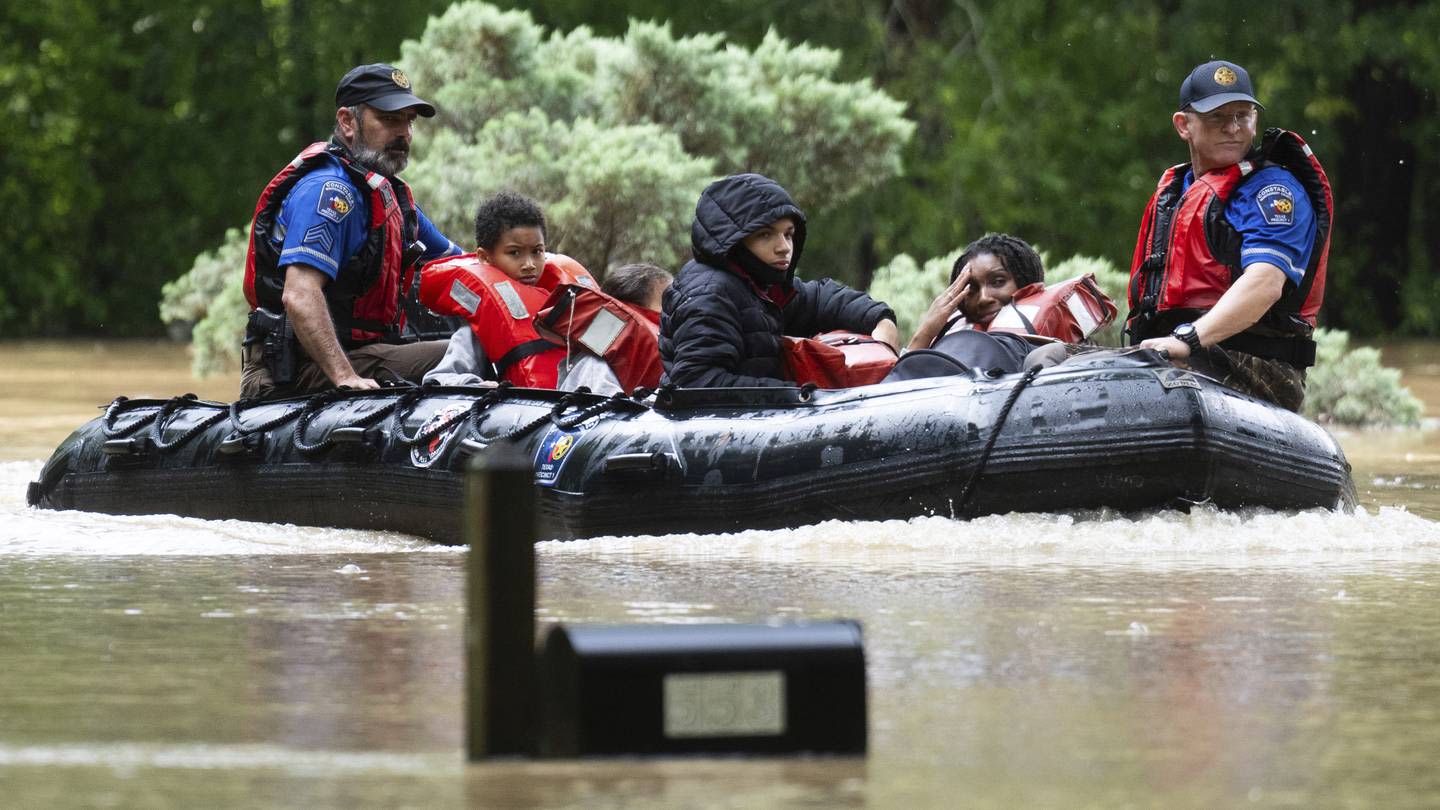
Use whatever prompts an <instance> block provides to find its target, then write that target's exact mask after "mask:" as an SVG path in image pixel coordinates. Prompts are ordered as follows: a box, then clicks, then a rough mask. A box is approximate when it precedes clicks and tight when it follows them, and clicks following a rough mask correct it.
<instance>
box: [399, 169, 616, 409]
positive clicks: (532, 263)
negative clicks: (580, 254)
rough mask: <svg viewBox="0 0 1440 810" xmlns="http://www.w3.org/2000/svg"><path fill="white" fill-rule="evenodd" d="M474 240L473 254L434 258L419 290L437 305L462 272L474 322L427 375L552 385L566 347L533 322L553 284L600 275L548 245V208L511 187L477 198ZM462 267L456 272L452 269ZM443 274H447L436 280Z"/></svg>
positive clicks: (451, 380)
mask: <svg viewBox="0 0 1440 810" xmlns="http://www.w3.org/2000/svg"><path fill="white" fill-rule="evenodd" d="M475 243H476V245H477V247H476V249H475V253H474V254H473V255H470V256H461V257H459V258H457V259H452V260H450V261H448V262H444V263H436V264H432V265H430V266H428V267H427V268H426V269H425V271H424V277H423V278H422V281H421V297H422V299H423V298H425V297H426V296H434V297H436V300H434V301H426V303H427V305H429V306H430V307H431V308H432V309H437V311H442V310H444V309H445V308H446V307H450V306H455V305H456V303H457V302H456V300H455V299H453V298H452V295H451V290H452V289H453V287H452V286H451V283H450V281H449V280H448V279H449V278H451V277H454V278H455V279H456V280H455V281H454V284H456V285H459V284H461V283H462V282H461V280H460V279H461V277H463V278H464V283H465V284H466V285H473V286H471V287H470V288H469V293H468V294H466V293H463V292H462V293H461V295H462V297H464V298H465V299H466V300H465V301H464V304H466V305H467V308H466V310H465V312H464V313H463V314H465V315H466V316H467V317H468V318H469V320H470V327H469V328H467V329H463V330H460V331H459V332H457V333H456V334H455V335H453V336H452V337H451V339H450V345H449V347H447V349H446V352H445V357H444V358H443V359H442V360H441V362H440V364H439V365H438V366H436V367H435V368H434V369H433V370H432V371H431V372H430V373H429V374H426V375H425V381H426V382H432V381H433V382H438V383H440V384H444V385H473V384H476V383H478V382H480V381H481V379H480V378H481V376H482V375H483V376H486V377H490V376H493V377H497V378H499V379H508V380H510V381H511V382H514V383H516V384H518V385H526V386H534V387H544V388H553V387H554V386H555V382H556V379H555V377H556V369H557V366H558V363H559V361H558V359H557V353H559V354H560V355H563V352H564V350H563V348H561V347H558V346H556V345H555V344H553V343H550V342H549V341H546V340H544V339H542V338H540V337H539V335H537V334H536V333H535V331H534V327H533V324H532V323H531V321H532V319H533V317H534V316H535V314H536V313H537V312H538V310H539V308H540V305H541V304H543V303H544V301H545V299H546V297H547V296H548V293H549V288H550V287H552V286H555V285H558V284H564V283H578V284H581V285H584V286H590V287H592V288H593V287H594V286H596V284H595V280H594V279H593V278H592V277H591V276H590V274H589V273H588V272H586V271H585V269H584V268H582V267H580V265H579V264H578V263H576V262H574V261H573V260H571V259H568V258H566V257H563V256H555V255H553V254H549V253H547V252H546V250H545V214H544V212H542V211H541V210H540V206H539V205H537V204H536V203H535V202H534V201H533V200H531V199H529V198H527V197H524V196H522V195H520V194H517V193H515V192H513V191H502V192H500V193H499V194H496V195H495V196H494V197H491V198H490V199H488V200H485V201H484V202H483V203H481V204H480V208H479V210H478V211H477V212H476V214H475ZM497 270H498V271H499V272H498V273H497V272H496V271H497ZM457 272H458V273H459V276H455V275H454V274H455V273H457ZM438 279H446V280H445V281H444V282H443V283H439V284H437V283H435V282H436V281H437V280H438ZM517 284H518V286H517ZM437 307H438V308H437ZM491 364H493V366H494V367H493V369H492V368H491Z"/></svg>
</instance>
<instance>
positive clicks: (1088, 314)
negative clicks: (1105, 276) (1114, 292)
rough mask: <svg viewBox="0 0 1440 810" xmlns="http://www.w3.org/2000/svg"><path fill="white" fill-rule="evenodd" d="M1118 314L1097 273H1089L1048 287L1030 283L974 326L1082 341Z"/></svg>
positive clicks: (1039, 282)
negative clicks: (997, 310) (1096, 281)
mask: <svg viewBox="0 0 1440 810" xmlns="http://www.w3.org/2000/svg"><path fill="white" fill-rule="evenodd" d="M1117 313H1118V310H1117V309H1116V308H1115V302H1113V301H1111V300H1110V297H1109V296H1108V295H1106V294H1105V293H1103V292H1101V291H1100V285H1098V284H1096V283H1095V276H1094V274H1092V273H1085V274H1084V275H1081V276H1077V277H1076V278H1072V279H1070V280H1069V281H1062V282H1060V283H1059V284H1056V285H1055V286H1053V287H1046V286H1045V282H1043V281H1037V282H1035V283H1034V284H1027V285H1025V286H1024V287H1021V288H1020V289H1018V290H1016V291H1015V296H1014V297H1013V298H1011V299H1010V303H1008V304H1006V305H1005V306H1004V307H1002V308H1001V309H1000V311H999V312H997V313H996V314H995V317H994V318H992V319H990V322H989V323H986V324H979V325H976V326H974V327H972V328H975V329H980V330H983V331H986V332H1010V333H1013V334H1017V335H1025V336H1026V337H1045V338H1053V339H1055V340H1059V341H1062V342H1065V343H1080V342H1081V341H1083V340H1085V339H1086V338H1088V337H1090V336H1091V335H1092V334H1094V333H1095V331H1096V330H1098V329H1099V328H1100V327H1102V326H1104V325H1105V324H1108V323H1110V322H1111V321H1113V320H1115V315H1116V314H1117Z"/></svg>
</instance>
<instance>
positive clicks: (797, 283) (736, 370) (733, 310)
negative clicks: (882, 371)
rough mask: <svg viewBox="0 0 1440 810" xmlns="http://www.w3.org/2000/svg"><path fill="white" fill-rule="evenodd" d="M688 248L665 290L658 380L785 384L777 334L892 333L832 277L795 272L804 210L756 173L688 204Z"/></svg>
mask: <svg viewBox="0 0 1440 810" xmlns="http://www.w3.org/2000/svg"><path fill="white" fill-rule="evenodd" d="M690 242H691V245H692V247H693V248H694V255H695V258H694V259H693V260H692V261H690V262H688V263H687V264H686V265H685V266H684V267H683V268H681V270H680V273H679V275H678V276H676V278H675V283H674V285H673V286H671V287H670V289H669V290H667V291H666V292H665V298H664V308H663V310H662V312H661V316H660V358H661V360H662V362H663V363H664V366H665V376H664V378H663V380H662V382H664V383H671V384H674V385H679V386H683V387H688V388H721V387H753V386H786V385H794V384H795V383H793V382H791V381H789V380H786V379H784V378H783V375H784V369H783V365H782V361H781V349H780V345H781V341H782V339H783V336H785V335H791V336H794V337H810V336H812V335H815V334H818V333H820V332H826V331H831V330H835V329H844V330H847V331H851V332H859V333H862V334H871V335H873V336H874V337H875V338H876V339H878V340H881V341H883V342H885V343H887V344H889V345H890V346H891V347H896V346H897V344H898V343H899V332H898V329H897V328H896V325H895V313H894V311H893V310H891V309H890V307H888V306H886V305H885V304H884V303H881V302H879V301H876V300H874V299H872V298H871V297H870V296H868V295H866V294H865V293H863V292H860V291H859V290H854V289H851V288H850V287H847V286H845V285H844V284H841V283H839V282H837V281H832V280H830V279H822V280H819V281H805V280H801V279H797V278H795V270H796V267H797V266H798V265H799V264H800V254H801V253H802V251H803V250H804V248H805V212H803V211H801V210H800V207H799V206H797V205H796V204H795V202H794V200H792V199H791V198H790V195H789V193H787V192H786V191H785V189H783V188H781V187H780V185H779V184H778V183H776V182H775V181H773V180H770V179H769V178H766V177H763V176H761V175H758V174H737V175H732V176H730V177H726V178H723V179H721V180H717V181H715V182H714V183H711V184H710V185H709V187H707V188H706V189H705V191H704V192H703V193H702V194H701V195H700V200H699V201H698V202H697V203H696V204H695V222H694V224H693V225H692V226H691V228H690Z"/></svg>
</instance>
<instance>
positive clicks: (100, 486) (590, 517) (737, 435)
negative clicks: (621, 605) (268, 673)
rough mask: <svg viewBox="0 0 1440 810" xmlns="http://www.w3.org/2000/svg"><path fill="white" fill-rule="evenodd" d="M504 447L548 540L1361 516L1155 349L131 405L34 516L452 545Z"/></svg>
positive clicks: (1222, 397) (1264, 409)
mask: <svg viewBox="0 0 1440 810" xmlns="http://www.w3.org/2000/svg"><path fill="white" fill-rule="evenodd" d="M1017 388H1020V389H1021V390H1019V391H1018V394H1017V391H1016V389H1017ZM1012 395H1015V397H1014V402H1013V404H1012V407H1011V409H1010V410H1009V412H1008V418H1006V419H1005V420H1004V422H1003V424H1001V425H1000V430H999V432H998V434H997V435H996V436H995V437H994V439H995V440H994V444H993V448H992V449H991V451H990V452H989V453H988V454H986V453H985V447H986V444H987V440H988V439H991V437H992V433H995V428H996V424H997V422H999V421H1000V415H1001V414H1002V412H1003V411H1004V406H1005V404H1006V402H1007V400H1009V399H1010V398H1011V397H1012ZM272 425H273V426H272ZM257 428H264V429H257ZM507 436H509V437H510V438H509V439H507V440H508V441H513V442H516V443H517V444H518V446H519V447H520V448H521V449H522V450H523V452H524V453H525V454H526V457H527V458H528V459H530V460H531V461H532V464H533V467H534V470H535V476H536V486H537V489H538V493H537V494H538V496H539V497H538V504H539V511H540V514H539V516H538V517H539V523H540V531H541V534H542V536H543V537H546V538H559V539H569V538H577V537H589V536H596V535H606V534H621V535H629V534H659V533H667V534H668V533H675V532H715V531H727V530H735V529H743V528H784V527H792V526H799V525H805V524H809V523H815V522H819V521H822V520H831V519H840V520H881V519H892V518H901V519H903V518H910V517H916V516H922V515H953V516H957V517H963V516H971V515H981V514H993V513H1004V512H1011V511H1045V512H1051V511H1073V510H1082V509H1092V508H1097V507H1109V508H1113V509H1117V510H1125V511H1129V510H1141V509H1147V508H1154V507H1162V506H1175V505H1183V504H1187V503H1198V502H1208V503H1212V504H1214V505H1216V506H1218V507H1221V508H1226V509H1237V508H1245V507H1264V508H1271V509H1281V510H1299V509H1309V508H1316V507H1321V508H1347V509H1348V508H1352V507H1353V505H1354V485H1353V483H1352V482H1351V479H1350V472H1349V465H1348V464H1347V463H1346V460H1345V456H1344V453H1343V452H1342V451H1341V449H1340V446H1339V444H1338V443H1337V442H1336V441H1335V440H1334V438H1333V437H1332V436H1330V435H1329V434H1328V433H1327V432H1326V431H1325V430H1324V429H1323V428H1321V427H1319V426H1318V425H1316V424H1314V423H1312V422H1310V421H1308V420H1306V419H1304V418H1302V417H1299V416H1297V415H1295V414H1292V413H1289V412H1287V411H1284V410H1281V409H1279V408H1276V407H1274V406H1272V405H1269V404H1267V403H1263V402H1260V401H1258V400H1255V399H1253V398H1251V397H1248V396H1245V395H1242V394H1239V393H1236V392H1234V391H1231V390H1230V389H1227V388H1224V387H1223V386H1220V385H1218V384H1217V383H1215V382H1214V381H1212V380H1209V379H1208V378H1205V377H1201V376H1198V375H1193V374H1190V373H1187V372H1183V371H1179V370H1177V369H1174V368H1172V367H1170V366H1169V365H1168V364H1165V363H1163V362H1161V361H1159V359H1158V358H1156V357H1155V356H1154V355H1152V354H1150V353H1148V352H1140V353H1133V354H1128V355H1120V356H1115V355H1107V356H1106V357H1104V358H1099V357H1097V358H1095V359H1093V360H1088V361H1085V360H1078V361H1077V360H1072V361H1070V362H1067V363H1065V364H1062V365H1060V366H1056V367H1054V368H1051V369H1047V370H1045V371H1044V372H1042V373H1039V375H1038V376H1035V377H1034V379H1033V380H1026V379H1024V378H1023V377H1022V376H1021V375H1012V376H1008V377H1002V378H1000V379H997V380H978V381H977V380H972V379H965V378H956V377H952V378H943V379H934V380H915V381H910V382H904V383H891V384H885V385H876V386H868V387H865V388H859V389H852V390H849V391H817V392H814V393H813V394H809V393H807V392H803V391H800V390H798V389H779V390H775V389H765V390H759V389H756V390H713V391H679V392H674V393H673V394H672V395H671V396H670V397H668V398H667V399H666V400H665V401H664V402H663V403H662V404H660V405H657V406H655V407H650V406H646V405H644V404H640V403H636V402H633V401H630V400H614V399H612V400H605V399H601V398H598V397H591V396H588V395H564V394H561V393H559V392H554V391H540V390H530V389H508V390H502V391H499V392H487V391H486V390H484V389H471V388H427V389H409V390H390V391H382V392H354V393H344V394H341V393H336V394H332V395H328V396H324V397H320V398H313V399H310V400H304V399H297V400H285V401H279V402H273V403H263V404H257V405H251V406H248V407H240V406H230V405H225V404H221V403H207V402H200V401H195V400H185V399H179V398H177V399H174V400H148V401H124V402H117V403H116V404H115V405H112V407H111V409H110V410H109V412H107V414H106V415H105V416H103V417H100V418H97V419H96V420H93V421H91V422H90V423H88V424H86V425H84V426H82V427H81V428H80V429H78V430H77V431H76V432H75V433H74V434H72V435H71V436H70V438H68V439H67V440H66V441H65V442H64V443H63V444H62V445H61V446H60V447H59V448H58V449H57V450H56V452H55V454H54V456H53V457H52V458H51V459H50V461H49V462H48V463H47V464H46V466H45V468H44V470H43V471H42V473H41V477H40V480H39V481H37V482H35V483H33V484H32V485H31V487H30V492H29V501H30V503H31V504H33V505H35V506H39V507H43V508H50V509H80V510H86V511H94V512H105V513H110V514H176V515H185V516H193V517H200V518H232V519H240V520H258V521H268V522H282V523H295V524H301V525H316V526H335V527H340V528H355V529H383V530H390V531H398V532H405V533H409V534H415V535H420V536H423V537H428V538H431V539H434V540H436V541H439V542H445V543H456V542H462V541H463V536H464V530H463V520H464V518H463V509H462V501H463V479H464V470H465V468H466V465H467V461H468V459H469V458H470V457H471V456H472V455H473V454H475V453H477V452H484V451H485V448H486V447H488V446H490V445H492V444H494V443H495V442H496V441H499V440H501V439H502V438H503V437H507ZM977 470H978V475H976V473H977ZM972 478H973V479H974V480H973V482H972ZM967 485H968V489H967Z"/></svg>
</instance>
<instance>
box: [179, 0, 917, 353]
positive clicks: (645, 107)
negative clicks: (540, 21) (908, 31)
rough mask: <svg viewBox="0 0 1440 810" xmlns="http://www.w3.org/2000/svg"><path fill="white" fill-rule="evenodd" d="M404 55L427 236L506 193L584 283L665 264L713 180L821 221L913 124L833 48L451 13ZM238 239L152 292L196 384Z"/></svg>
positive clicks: (221, 313) (233, 294)
mask: <svg viewBox="0 0 1440 810" xmlns="http://www.w3.org/2000/svg"><path fill="white" fill-rule="evenodd" d="M402 52H403V53H404V58H403V60H402V61H401V64H402V65H403V66H404V67H405V69H406V71H407V72H408V73H409V74H410V77H411V79H412V81H413V82H414V83H415V85H416V86H417V87H418V88H421V89H422V90H423V92H425V93H426V94H427V95H430V96H433V98H434V99H435V101H436V104H437V105H438V106H439V108H440V111H441V112H440V114H439V115H438V116H437V117H436V119H435V121H433V122H431V123H429V124H428V125H427V126H426V127H425V131H424V133H423V134H422V136H421V138H420V139H419V140H417V142H416V158H415V160H414V161H413V163H412V165H411V167H410V169H409V170H407V171H406V172H405V173H404V175H403V176H404V177H405V178H406V179H407V180H409V182H410V183H411V184H412V186H413V187H414V188H415V192H416V197H417V199H418V200H419V201H420V204H421V205H422V206H423V207H424V208H425V210H426V212H427V213H428V214H429V215H430V216H431V218H432V219H434V220H435V222H436V224H437V225H439V226H440V228H441V230H443V231H445V232H446V233H447V234H448V235H449V236H450V238H451V239H453V240H454V241H455V242H457V243H459V244H462V245H465V246H466V247H473V241H474V240H473V236H472V235H471V232H472V227H473V226H472V225H471V221H472V218H473V216H474V212H475V208H476V205H477V204H478V202H479V201H480V200H481V199H484V198H485V197H487V196H489V195H491V194H493V193H494V192H496V191H499V190H500V189H504V188H511V189H515V190H518V191H520V192H521V193H524V194H526V195H529V196H531V197H534V198H535V199H536V200H537V201H538V202H540V204H541V205H542V206H543V207H544V209H545V212H546V219H547V220H548V223H549V228H548V231H549V233H548V234H547V235H548V237H549V239H548V240H547V241H548V244H549V247H550V248H551V249H553V250H558V251H560V252H563V253H567V254H569V255H571V256H573V257H575V258H576V259H578V260H580V262H581V263H582V264H584V265H585V266H587V267H589V268H590V269H591V270H592V271H594V272H596V273H597V274H600V273H602V272H603V271H604V269H605V268H607V267H611V266H614V265H616V264H620V263H624V262H634V261H648V262H656V263H659V264H662V265H669V266H676V265H678V264H679V262H680V261H681V260H682V258H684V257H685V256H687V255H688V248H689V242H690V236H689V228H688V225H689V221H690V218H691V214H692V212H693V211H694V207H695V200H696V198H697V197H698V196H699V194H700V191H701V189H703V188H704V186H705V184H706V183H708V182H709V181H711V180H713V179H715V178H716V177H717V176H719V175H723V174H730V173H733V172H738V171H758V172H762V173H765V174H769V175H771V176H774V177H783V178H787V179H786V181H785V185H786V186H787V187H789V189H790V190H791V192H792V193H793V194H794V195H795V196H796V198H797V200H798V201H799V202H800V203H801V205H802V206H805V207H807V208H810V209H811V210H812V211H814V210H817V209H818V210H824V208H825V207H826V205H827V203H834V202H838V201H843V200H845V199H847V198H849V197H851V196H853V195H855V194H856V193H859V192H861V191H863V190H864V189H866V188H868V187H872V186H874V185H875V184H877V183H879V182H881V181H883V180H885V179H887V178H889V177H893V176H895V175H896V174H898V173H899V171H900V151H901V149H902V147H903V146H904V144H905V141H906V139H907V138H908V137H909V136H910V133H911V131H912V130H913V125H912V124H910V122H908V121H906V120H905V119H904V118H903V117H902V116H901V112H902V110H903V105H901V104H900V103H899V102H897V101H895V100H894V99H891V98H889V97H888V96H886V95H885V94H883V93H880V92H878V91H876V90H875V89H874V88H873V87H872V86H871V85H870V84H869V83H868V82H865V81H859V82H849V83H840V82H836V81H834V80H833V79H832V78H831V76H832V74H833V73H834V72H835V69H836V67H837V65H838V64H839V61H840V54H839V53H837V52H835V51H833V50H827V49H819V48H812V47H809V46H806V45H795V44H791V43H788V42H785V41H784V40H782V39H780V38H779V37H776V36H773V35H771V36H767V37H766V38H765V39H764V40H763V41H762V42H761V44H760V45H759V46H758V47H757V49H756V50H755V51H750V50H747V49H743V48H739V47H733V46H728V45H726V43H725V42H724V39H723V37H720V36H716V35H706V36H695V37H676V36H674V35H673V34H672V33H671V31H670V29H669V27H668V26H665V25H657V24H651V23H644V22H636V23H634V24H632V25H631V26H630V27H629V28H628V29H627V31H626V33H625V34H624V36H623V37H614V38H612V37H599V36H595V35H593V34H592V33H591V32H590V31H589V30H588V29H585V28H579V29H576V30H574V31H569V32H565V31H546V30H544V29H542V28H541V27H539V26H538V25H536V24H535V23H534V22H533V21H532V20H531V19H530V17H529V15H528V14H526V13H524V12H520V11H510V12H506V11H501V10H499V9H497V8H495V7H494V6H491V5H486V4H484V3H480V2H465V3H459V4H457V5H455V6H454V7H452V8H450V9H449V10H447V11H446V12H445V13H444V14H443V15H441V16H439V17H436V18H433V19H432V20H431V21H430V23H429V24H428V25H427V26H426V29H425V32H424V34H423V35H422V36H421V37H420V39H419V40H418V41H409V42H406V43H405V44H404V45H403V47H402ZM677 223H681V225H680V227H677ZM244 239H245V236H244V234H243V233H242V232H241V231H239V230H231V231H230V232H229V235H228V237H227V241H226V243H225V244H224V245H222V246H221V247H220V248H219V249H218V250H216V251H213V252H207V253H204V254H202V255H201V256H200V257H199V258H197V259H196V261H195V264H194V265H193V267H192V269H191V271H190V273H188V274H187V275H186V276H185V277H184V278H183V279H181V280H180V281H179V282H177V283H175V284H172V285H170V286H169V287H167V288H166V290H165V295H164V299H163V301H162V306H161V309H162V313H163V315H164V317H165V318H166V320H185V321H198V325H197V327H196V332H195V343H196V352H195V365H196V368H197V370H199V371H201V372H205V371H212V370H216V369H219V368H226V367H233V365H234V363H235V360H236V352H235V350H234V348H233V347H235V346H236V345H238V342H239V340H240V335H241V332H242V330H243V326H244V313H245V306H244V302H243V299H242V298H241V296H240V295H239V293H238V289H239V287H238V285H239V282H240V277H239V273H238V272H235V271H234V270H233V269H227V267H226V264H227V263H228V262H231V261H236V259H238V261H237V262H236V264H235V265H234V266H235V267H239V266H241V264H242V263H243V256H244V253H245V249H244Z"/></svg>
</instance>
